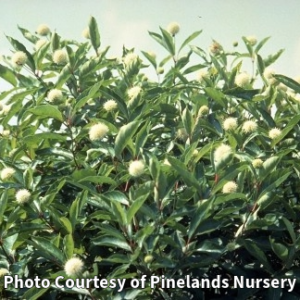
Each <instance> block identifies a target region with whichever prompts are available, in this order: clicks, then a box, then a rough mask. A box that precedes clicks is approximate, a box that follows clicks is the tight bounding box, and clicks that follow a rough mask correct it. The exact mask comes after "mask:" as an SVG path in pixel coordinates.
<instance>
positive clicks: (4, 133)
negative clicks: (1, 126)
mask: <svg viewBox="0 0 300 300" xmlns="http://www.w3.org/2000/svg"><path fill="white" fill-rule="evenodd" d="M1 134H2V136H3V137H9V136H10V130H9V129H5V130H3V131H2V132H1Z"/></svg>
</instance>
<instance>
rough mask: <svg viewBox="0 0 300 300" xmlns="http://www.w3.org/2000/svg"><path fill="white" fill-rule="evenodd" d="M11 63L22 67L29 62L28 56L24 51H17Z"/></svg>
mask: <svg viewBox="0 0 300 300" xmlns="http://www.w3.org/2000/svg"><path fill="white" fill-rule="evenodd" d="M11 61H12V63H13V65H14V66H15V67H22V66H24V65H25V63H26V61H27V55H26V53H25V52H23V51H17V52H15V53H14V54H13V56H12V58H11Z"/></svg>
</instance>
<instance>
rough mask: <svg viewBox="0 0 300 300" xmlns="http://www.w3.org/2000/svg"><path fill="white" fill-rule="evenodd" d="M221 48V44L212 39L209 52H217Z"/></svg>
mask: <svg viewBox="0 0 300 300" xmlns="http://www.w3.org/2000/svg"><path fill="white" fill-rule="evenodd" d="M222 50H223V48H222V46H221V44H219V43H218V42H217V41H213V42H212V44H211V45H210V46H209V51H210V53H211V54H219V53H220V52H221V51H222Z"/></svg>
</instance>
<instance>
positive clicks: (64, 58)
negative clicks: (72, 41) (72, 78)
mask: <svg viewBox="0 0 300 300" xmlns="http://www.w3.org/2000/svg"><path fill="white" fill-rule="evenodd" d="M52 59H53V61H54V62H55V63H56V64H58V65H63V64H66V63H67V62H68V55H67V53H66V51H65V50H62V49H58V50H55V52H54V53H53V56H52Z"/></svg>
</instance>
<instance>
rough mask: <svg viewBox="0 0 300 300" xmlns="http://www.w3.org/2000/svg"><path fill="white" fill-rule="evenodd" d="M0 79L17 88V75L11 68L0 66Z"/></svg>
mask: <svg viewBox="0 0 300 300" xmlns="http://www.w3.org/2000/svg"><path fill="white" fill-rule="evenodd" d="M0 77H1V78H3V79H4V80H6V81H7V82H9V83H10V84H11V85H13V86H17V79H16V75H15V74H14V72H13V71H12V70H10V69H9V68H7V67H5V66H2V65H1V64H0Z"/></svg>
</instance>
